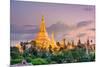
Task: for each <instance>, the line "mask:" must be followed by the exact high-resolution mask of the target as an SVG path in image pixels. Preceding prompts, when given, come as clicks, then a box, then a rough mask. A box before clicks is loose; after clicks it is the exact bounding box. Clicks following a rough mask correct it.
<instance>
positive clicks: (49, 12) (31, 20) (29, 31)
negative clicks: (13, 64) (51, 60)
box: [11, 1, 95, 44]
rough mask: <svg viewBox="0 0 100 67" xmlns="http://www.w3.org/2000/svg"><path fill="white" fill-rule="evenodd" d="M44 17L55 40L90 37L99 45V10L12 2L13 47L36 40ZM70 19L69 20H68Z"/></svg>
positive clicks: (91, 6)
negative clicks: (96, 32) (97, 39)
mask: <svg viewBox="0 0 100 67" xmlns="http://www.w3.org/2000/svg"><path fill="white" fill-rule="evenodd" d="M42 15H43V16H44V17H45V23H46V28H47V32H48V33H49V36H51V33H52V31H53V32H55V35H56V36H55V40H56V41H57V40H61V39H62V38H63V37H65V38H66V39H68V40H77V39H78V38H80V39H81V40H82V41H83V42H84V40H85V41H86V39H87V38H88V37H89V38H90V39H92V40H93V41H95V6H93V5H74V4H73V5H72V4H54V3H39V2H23V1H11V44H13V43H16V42H20V41H23V40H26V41H28V40H31V39H32V40H33V39H34V37H35V35H36V33H37V32H38V30H39V25H40V21H41V17H42ZM66 18H67V19H66Z"/></svg>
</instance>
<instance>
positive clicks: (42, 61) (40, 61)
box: [32, 58, 48, 65]
mask: <svg viewBox="0 0 100 67" xmlns="http://www.w3.org/2000/svg"><path fill="white" fill-rule="evenodd" d="M32 64H33V65H41V64H48V61H47V60H46V59H43V58H35V59H33V60H32Z"/></svg>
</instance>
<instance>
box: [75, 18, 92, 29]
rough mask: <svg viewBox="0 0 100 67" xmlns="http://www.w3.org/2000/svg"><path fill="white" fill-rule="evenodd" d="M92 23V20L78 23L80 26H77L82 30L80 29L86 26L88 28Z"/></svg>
mask: <svg viewBox="0 0 100 67" xmlns="http://www.w3.org/2000/svg"><path fill="white" fill-rule="evenodd" d="M91 23H92V21H91V20H88V21H80V22H78V24H77V25H76V27H77V28H80V27H85V26H88V25H90V24H91Z"/></svg>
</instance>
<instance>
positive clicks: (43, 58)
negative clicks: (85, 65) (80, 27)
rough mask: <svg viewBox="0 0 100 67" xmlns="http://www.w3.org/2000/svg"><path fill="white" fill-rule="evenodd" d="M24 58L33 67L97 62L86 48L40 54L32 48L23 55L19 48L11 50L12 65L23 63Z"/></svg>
mask: <svg viewBox="0 0 100 67" xmlns="http://www.w3.org/2000/svg"><path fill="white" fill-rule="evenodd" d="M33 43H34V42H33ZM23 58H24V59H25V60H26V61H27V62H28V63H32V64H33V65H41V64H56V63H76V62H89V61H95V52H89V53H88V54H87V53H86V50H85V49H84V48H76V49H73V50H61V51H59V52H55V53H52V52H48V51H40V52H38V51H36V50H35V48H34V46H32V48H30V49H27V50H25V51H24V53H23V55H22V54H20V53H19V51H18V49H17V48H12V49H11V64H16V63H19V62H21V60H22V59H23ZM18 59H19V60H18Z"/></svg>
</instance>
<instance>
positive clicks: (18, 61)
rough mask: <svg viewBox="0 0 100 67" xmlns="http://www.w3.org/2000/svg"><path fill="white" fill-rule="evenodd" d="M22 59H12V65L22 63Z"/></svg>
mask: <svg viewBox="0 0 100 67" xmlns="http://www.w3.org/2000/svg"><path fill="white" fill-rule="evenodd" d="M21 61H22V59H11V61H10V62H11V65H13V64H18V63H21Z"/></svg>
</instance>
